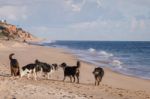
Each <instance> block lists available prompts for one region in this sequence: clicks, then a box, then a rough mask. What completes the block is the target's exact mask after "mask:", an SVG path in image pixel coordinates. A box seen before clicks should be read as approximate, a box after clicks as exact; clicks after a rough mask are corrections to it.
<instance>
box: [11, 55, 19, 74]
mask: <svg viewBox="0 0 150 99" xmlns="http://www.w3.org/2000/svg"><path fill="white" fill-rule="evenodd" d="M13 55H14V53H12V54H10V55H9V60H10V71H11V76H20V69H19V63H18V61H17V59H13V58H12V56H13Z"/></svg>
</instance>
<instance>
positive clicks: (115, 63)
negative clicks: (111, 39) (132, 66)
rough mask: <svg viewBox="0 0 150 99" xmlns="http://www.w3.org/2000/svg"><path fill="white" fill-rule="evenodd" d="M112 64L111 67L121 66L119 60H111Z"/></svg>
mask: <svg viewBox="0 0 150 99" xmlns="http://www.w3.org/2000/svg"><path fill="white" fill-rule="evenodd" d="M112 64H113V65H117V66H120V65H121V64H122V62H121V61H119V60H113V61H112Z"/></svg>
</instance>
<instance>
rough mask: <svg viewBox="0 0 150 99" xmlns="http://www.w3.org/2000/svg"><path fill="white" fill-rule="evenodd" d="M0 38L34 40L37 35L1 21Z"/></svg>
mask: <svg viewBox="0 0 150 99" xmlns="http://www.w3.org/2000/svg"><path fill="white" fill-rule="evenodd" d="M0 38H4V39H5V38H6V39H8V40H9V39H15V40H23V41H24V40H33V39H35V37H34V36H33V35H31V34H30V33H29V32H27V31H25V30H23V29H22V28H18V27H17V26H15V25H12V24H8V23H6V22H0Z"/></svg>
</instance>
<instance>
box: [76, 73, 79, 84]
mask: <svg viewBox="0 0 150 99" xmlns="http://www.w3.org/2000/svg"><path fill="white" fill-rule="evenodd" d="M76 77H77V83H79V73H77V74H76Z"/></svg>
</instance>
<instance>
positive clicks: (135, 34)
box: [0, 0, 150, 41]
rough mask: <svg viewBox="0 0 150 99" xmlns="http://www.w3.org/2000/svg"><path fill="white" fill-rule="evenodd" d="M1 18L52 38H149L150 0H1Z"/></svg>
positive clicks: (40, 35)
mask: <svg viewBox="0 0 150 99" xmlns="http://www.w3.org/2000/svg"><path fill="white" fill-rule="evenodd" d="M0 19H6V20H7V21H8V22H9V23H12V24H15V25H18V26H20V27H23V28H24V29H26V30H28V31H29V32H31V33H32V34H33V35H36V36H39V37H43V38H48V39H53V40H123V41H124V40H136V41H137V40H149V41H150V0H0Z"/></svg>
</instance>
